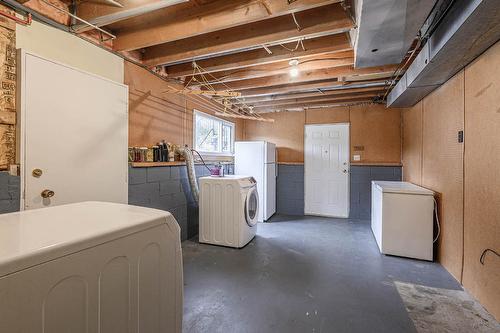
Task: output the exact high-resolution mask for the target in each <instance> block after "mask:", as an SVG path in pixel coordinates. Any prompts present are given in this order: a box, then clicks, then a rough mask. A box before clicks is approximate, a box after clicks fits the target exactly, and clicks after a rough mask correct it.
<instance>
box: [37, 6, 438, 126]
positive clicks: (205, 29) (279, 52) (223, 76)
mask: <svg viewBox="0 0 500 333" xmlns="http://www.w3.org/2000/svg"><path fill="white" fill-rule="evenodd" d="M30 1H41V2H45V1H46V0H30ZM51 1H53V2H57V3H58V5H59V6H60V7H62V6H66V8H67V10H70V9H71V8H69V4H68V1H67V0H51ZM119 1H120V3H121V4H122V5H123V7H117V6H114V5H108V4H106V3H105V2H103V1H101V0H100V1H99V2H98V3H96V2H90V1H89V2H79V3H77V4H76V11H75V12H76V14H77V15H78V16H79V17H81V18H82V19H84V20H86V21H88V22H93V24H95V26H88V25H87V26H84V24H82V22H77V21H74V20H73V22H72V24H73V25H72V28H73V29H77V31H78V33H80V34H91V35H92V34H93V36H99V33H102V31H100V32H96V31H95V30H94V31H93V30H92V29H95V28H96V26H97V27H98V29H102V30H105V31H109V32H110V33H112V35H111V36H113V35H114V36H116V38H113V39H112V40H108V41H107V42H106V43H105V45H106V47H111V48H113V50H114V51H115V52H118V53H121V54H123V55H124V56H126V57H132V58H133V59H134V60H135V61H138V62H141V63H142V64H144V65H145V66H147V67H148V68H149V69H150V70H152V71H154V72H155V73H156V74H158V75H161V76H163V77H164V79H165V80H168V81H170V82H172V83H174V84H176V86H177V87H178V86H180V87H183V88H182V89H180V90H182V91H181V93H183V94H185V93H186V90H189V91H190V92H189V93H190V94H191V93H192V91H195V93H196V94H198V95H199V93H200V92H202V93H205V92H206V91H207V90H209V92H210V93H212V94H208V96H203V97H207V98H206V99H207V100H209V102H210V103H215V105H216V108H217V109H220V110H222V112H226V111H228V112H233V113H234V112H239V111H240V110H242V109H244V111H243V113H244V114H243V115H244V116H252V117H254V116H255V114H257V113H267V112H275V111H287V110H297V109H300V110H304V109H306V108H308V107H309V106H311V107H314V108H322V107H331V106H337V105H339V104H342V105H350V104H352V103H355V104H359V103H372V102H379V101H381V100H382V97H383V96H384V94H385V89H386V87H387V86H389V83H388V81H389V80H390V79H391V78H392V76H393V74H394V71H395V70H396V69H397V67H398V64H399V62H400V60H401V58H402V55H403V54H404V53H405V52H406V50H403V48H405V47H406V46H407V45H408V46H409V45H410V43H411V38H406V37H408V36H413V35H414V33H413V32H411V33H410V32H406V33H404V34H403V36H404V37H405V38H406V39H405V40H404V41H397V42H395V43H396V44H397V43H399V44H400V46H399V49H398V51H397V52H398V56H397V57H393V58H388V57H386V56H384V59H386V60H387V59H389V60H388V61H385V62H384V64H383V65H374V66H370V65H369V66H363V68H360V67H357V66H355V52H354V48H353V45H352V39H351V37H350V34H352V30H353V29H354V28H355V26H356V24H355V22H354V17H353V15H352V14H351V9H350V6H349V2H348V1H342V0H295V1H286V0H265V1H264V0H190V1H187V2H186V1H183V0H119ZM371 2H378V1H370V3H371ZM420 2H421V3H426V4H427V3H431V2H432V1H429V0H423V1H420ZM392 3H393V7H394V6H396V7H397V8H399V9H398V10H400V9H401V6H400V5H396V3H397V2H396V1H393V2H392ZM405 3H406V1H405ZM420 7H423V6H420ZM426 7H427V6H426ZM412 8H413V7H411V6H410V5H408V6H406V7H405V10H406V9H408V11H410V10H412ZM421 11H422V8H420V9H419V12H421ZM386 12H387V10H386ZM389 12H390V14H391V15H398V13H399V11H396V12H394V13H393V12H391V11H389ZM56 14H61V13H60V12H56ZM407 15H410V14H409V12H408V14H407ZM418 17H422V19H421V21H423V20H424V18H425V17H424V15H423V14H422V15H418ZM408 21H409V20H408ZM417 21H418V20H415V23H414V24H412V27H411V28H412V29H413V27H414V26H415V25H416V22H417ZM383 22H386V21H383ZM387 22H389V21H387ZM405 22H406V21H405ZM412 22H413V21H412ZM83 23H85V22H83ZM390 27H396V28H397V29H399V26H397V25H392V26H390ZM418 28H419V27H418ZM418 28H415V29H417V30H418ZM361 29H364V25H361ZM391 29H392V28H385V27H384V30H383V31H381V32H378V33H377V34H376V35H377V36H379V37H380V38H381V35H383V34H385V33H390V31H386V30H391ZM408 29H410V28H409V27H408ZM360 31H361V32H362V30H360ZM396 37H398V36H396ZM399 38H402V37H401V36H399ZM361 41H362V40H361ZM380 47H384V46H380ZM384 52H385V51H384ZM392 59H395V60H394V61H393V60H392ZM193 62H196V65H197V71H196V72H194V71H193ZM200 82H204V83H208V84H200ZM374 87H376V88H374ZM210 89H213V90H210ZM336 90H339V91H338V92H334V91H336ZM340 90H342V91H340ZM172 92H175V91H173V90H172ZM177 92H179V91H177ZM219 92H220V93H221V94H219ZM205 95H207V94H206V93H205ZM235 95H239V96H236V97H235ZM246 98H248V102H246ZM278 101H281V102H278Z"/></svg>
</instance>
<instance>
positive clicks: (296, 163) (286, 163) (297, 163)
mask: <svg viewBox="0 0 500 333" xmlns="http://www.w3.org/2000/svg"><path fill="white" fill-rule="evenodd" d="M278 164H281V165H304V162H278Z"/></svg>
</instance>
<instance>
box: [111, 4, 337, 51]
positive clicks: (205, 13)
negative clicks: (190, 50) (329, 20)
mask: <svg viewBox="0 0 500 333" xmlns="http://www.w3.org/2000/svg"><path fill="white" fill-rule="evenodd" d="M338 2H339V1H338V0H302V1H296V2H292V3H291V4H288V2H287V1H282V0H281V1H277V0H272V1H262V0H252V1H242V0H227V1H217V2H214V3H211V4H208V5H205V6H200V7H196V8H193V9H192V10H190V11H186V12H185V13H182V12H181V13H179V12H176V13H173V12H172V10H169V8H167V9H166V11H165V12H163V10H160V11H156V12H154V13H151V14H147V15H142V16H141V17H140V18H138V20H137V21H136V24H133V22H131V23H132V28H131V29H126V30H122V31H121V33H120V34H119V35H118V36H119V38H118V39H117V40H116V41H115V43H116V49H117V50H120V51H127V50H131V49H137V48H143V47H148V46H152V45H158V44H162V43H168V42H173V41H176V40H181V39H185V38H190V37H194V36H198V35H204V34H207V33H210V32H214V31H218V30H223V29H229V28H233V27H236V26H240V25H243V24H248V23H253V22H258V21H261V20H266V19H269V18H273V17H279V16H284V15H287V14H291V13H295V12H300V11H304V10H308V9H312V8H317V7H320V6H325V5H330V4H334V3H338ZM290 19H291V17H290ZM299 22H300V21H299Z"/></svg>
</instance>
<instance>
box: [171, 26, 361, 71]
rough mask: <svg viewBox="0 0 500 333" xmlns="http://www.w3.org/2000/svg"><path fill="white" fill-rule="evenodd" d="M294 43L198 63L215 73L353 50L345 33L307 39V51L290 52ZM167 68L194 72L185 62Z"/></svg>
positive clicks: (205, 69)
mask: <svg viewBox="0 0 500 333" xmlns="http://www.w3.org/2000/svg"><path fill="white" fill-rule="evenodd" d="M295 44H296V42H295V41H294V42H290V43H287V44H286V45H284V46H285V47H286V48H285V47H282V46H280V45H276V46H269V47H268V48H269V49H270V50H271V52H272V54H269V53H268V52H267V51H266V50H264V49H263V48H258V49H255V50H251V51H247V52H241V53H234V54H228V55H224V56H219V57H214V58H208V59H204V60H198V61H197V63H198V65H199V66H200V67H201V68H203V70H204V73H214V72H219V71H230V70H234V69H242V68H247V67H252V66H257V65H266V64H272V63H275V62H280V61H289V60H291V59H301V58H304V57H309V56H314V55H324V54H334V53H337V52H345V51H349V50H351V49H352V48H351V44H350V42H349V38H348V37H347V34H346V33H343V34H335V35H328V36H324V37H319V38H313V39H307V40H304V41H303V44H304V46H305V48H306V49H305V51H304V50H303V49H302V48H299V49H297V50H296V51H294V52H290V51H289V50H288V49H289V48H292V47H294V46H295ZM166 71H167V74H168V76H169V77H181V76H187V75H191V74H192V73H193V66H192V64H191V62H186V63H182V64H178V65H173V66H168V67H167V68H166Z"/></svg>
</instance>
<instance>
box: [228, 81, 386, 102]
mask: <svg viewBox="0 0 500 333" xmlns="http://www.w3.org/2000/svg"><path fill="white" fill-rule="evenodd" d="M379 91H384V87H383V86H380V87H368V88H353V89H339V90H330V91H324V92H320V91H319V90H318V91H316V92H306V93H295V94H283V95H269V96H260V97H250V98H244V99H243V100H244V102H245V104H247V105H258V104H262V103H267V102H273V101H284V100H289V99H293V98H308V97H326V96H342V95H347V94H358V93H376V92H379ZM240 99H241V98H240ZM235 104H238V102H235Z"/></svg>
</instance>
